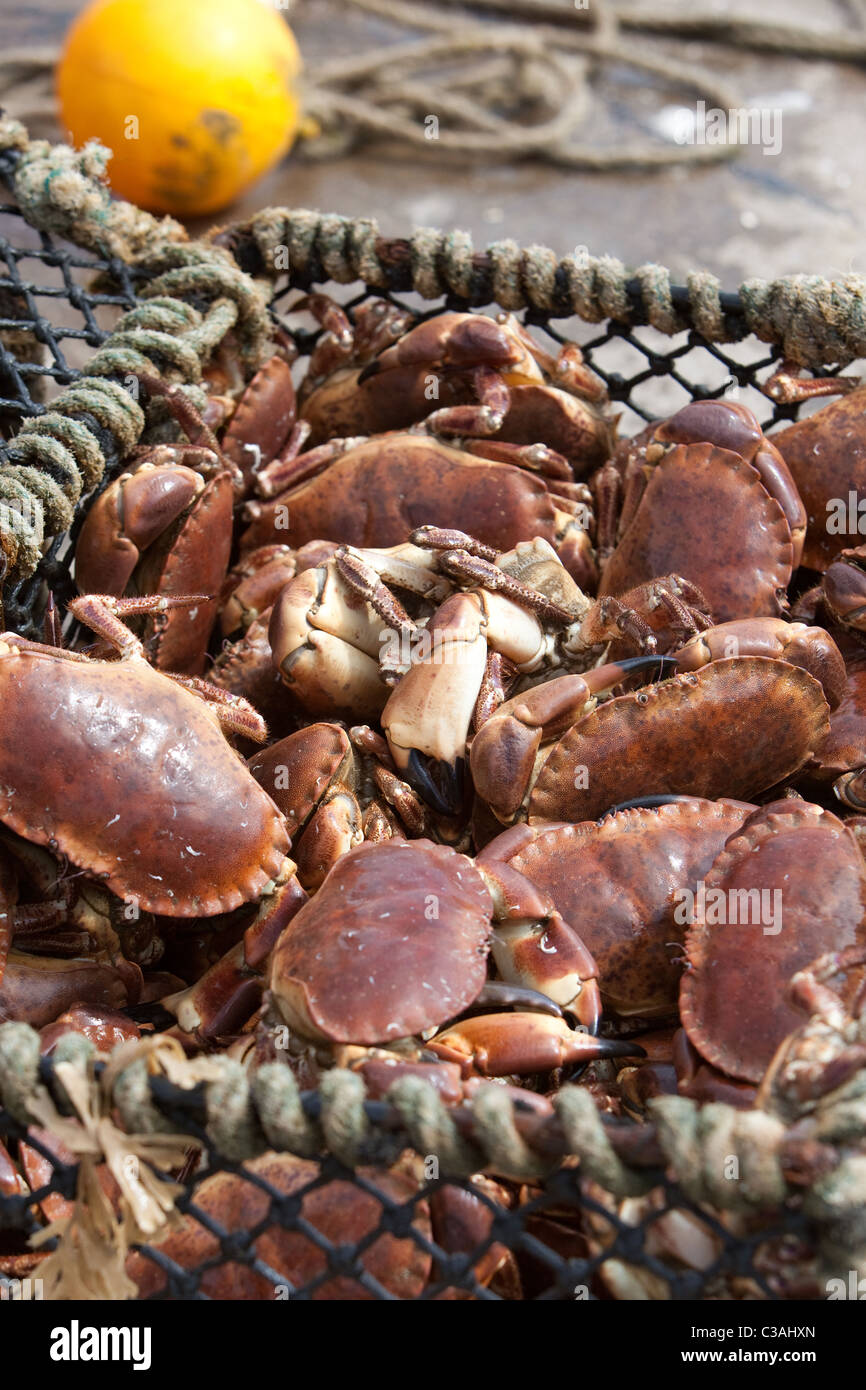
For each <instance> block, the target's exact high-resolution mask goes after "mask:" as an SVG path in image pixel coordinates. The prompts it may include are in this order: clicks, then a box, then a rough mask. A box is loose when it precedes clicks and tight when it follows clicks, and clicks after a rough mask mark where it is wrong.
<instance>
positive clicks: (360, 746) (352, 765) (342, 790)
mask: <svg viewBox="0 0 866 1390" xmlns="http://www.w3.org/2000/svg"><path fill="white" fill-rule="evenodd" d="M365 754H366V755H367V756H365ZM247 765H248V767H249V769H250V771H251V772H252V774H253V776H254V777H255V779H256V781H257V782H259V783H260V785H261V786H263V787H264V788H265V789H266V791H267V792H268V794H269V795H270V796H271V797H272V798H273V800H274V802H275V804H276V805H277V806H278V807H279V809H280V811H281V812H282V813H283V815H284V816H285V817H286V823H287V825H288V827H289V832H290V834H291V836H292V854H293V857H294V860H295V862H296V864H297V874H298V881H299V883H300V884H301V885H302V887H303V888H305V889H306V890H307V892H310V893H312V892H315V890H316V889H317V888H319V887H321V885H322V883H323V882H324V880H325V877H326V876H327V873H328V871H329V869H330V868H331V867H332V866H333V864H335V863H336V861H337V859H338V858H339V857H340V856H341V855H342V854H345V853H346V852H347V851H348V850H350V849H353V848H354V847H355V846H356V845H359V844H363V843H364V842H365V841H371V842H373V843H376V842H378V841H379V840H386V839H392V838H401V839H402V838H405V837H406V836H407V835H410V834H411V835H416V836H417V835H423V834H424V833H426V832H427V831H428V830H429V828H430V827H429V822H430V816H429V813H428V811H427V808H426V807H425V806H424V804H423V802H421V801H420V800H419V798H418V797H417V796H416V795H415V794H414V793H413V792H412V791H411V789H410V788H409V787H408V786H407V785H406V784H405V783H404V782H402V780H401V779H400V778H398V777H397V775H396V773H395V772H394V768H393V764H392V763H391V760H390V758H389V756H388V749H387V746H386V745H385V742H384V740H383V739H382V738H381V736H379V735H377V734H375V733H374V731H373V730H372V729H369V728H366V727H364V726H359V727H357V728H355V729H352V730H351V731H350V733H347V732H346V730H345V729H343V728H341V727H340V725H338V724H308V725H307V726H306V727H305V728H303V729H299V730H298V731H297V732H296V733H294V734H289V736H288V737H287V738H284V739H281V740H280V741H279V742H277V743H273V744H271V745H270V747H269V748H267V749H265V750H264V751H261V752H258V753H255V754H254V755H253V756H252V757H251V758H250V759H249V761H248V764H247ZM392 808H393V809H392Z"/></svg>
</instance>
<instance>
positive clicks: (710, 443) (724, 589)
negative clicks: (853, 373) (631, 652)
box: [596, 401, 806, 622]
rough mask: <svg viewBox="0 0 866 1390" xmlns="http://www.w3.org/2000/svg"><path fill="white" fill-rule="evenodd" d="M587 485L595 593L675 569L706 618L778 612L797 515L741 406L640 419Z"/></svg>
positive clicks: (767, 445) (798, 526)
mask: <svg viewBox="0 0 866 1390" xmlns="http://www.w3.org/2000/svg"><path fill="white" fill-rule="evenodd" d="M596 493H597V506H598V516H599V532H598V547H599V556H600V559H601V563H602V575H601V581H600V585H599V594H600V595H605V594H613V595H617V594H620V593H623V592H624V591H626V590H628V589H631V588H633V587H634V586H635V585H636V584H640V583H644V582H646V581H647V580H651V579H654V578H656V577H658V576H660V575H665V574H670V573H672V572H675V573H676V574H678V575H682V576H683V577H684V578H685V579H686V580H688V581H690V582H691V583H693V584H694V585H696V586H697V588H698V589H699V590H700V592H701V593H702V594H703V595H704V596H705V598H706V601H707V603H708V604H709V608H710V611H711V613H712V614H713V617H714V618H715V620H716V621H717V622H726V621H728V620H730V619H734V618H748V617H759V616H773V615H777V614H779V613H781V612H783V611H784V609H785V607H786V598H785V591H786V589H787V586H788V583H789V582H790V579H791V575H792V573H793V571H794V570H795V569H796V567H797V565H798V564H799V562H800V556H801V554H802V549H803V538H804V535H805V527H806V515H805V510H804V508H803V504H802V502H801V500H800V496H799V493H798V492H797V488H796V485H795V483H794V480H793V478H792V477H791V475H790V472H789V470H788V468H787V466H786V464H785V461H784V459H783V458H782V457H781V455H780V454H779V452H778V450H777V449H776V448H775V447H774V445H773V444H772V443H771V442H770V441H769V440H767V439H766V438H765V436H764V435H763V434H762V432H761V429H760V426H759V425H758V422H757V420H756V419H755V417H754V416H753V415H752V413H751V411H749V410H747V409H746V408H745V406H741V405H737V404H734V403H731V402H726V401H698V402H693V403H692V404H691V405H687V406H685V407H684V408H683V409H682V410H680V411H679V412H678V413H677V414H676V415H673V416H672V417H671V418H670V420H668V421H666V422H664V423H663V424H661V425H655V426H649V427H648V428H647V429H646V430H644V431H643V432H642V434H640V435H638V436H637V439H636V440H633V441H630V442H629V444H628V445H624V446H623V448H622V451H621V453H620V456H619V458H618V460H617V461H612V462H610V463H609V464H607V465H605V467H604V468H603V469H602V470H601V472H600V474H599V475H598V476H597V478H596Z"/></svg>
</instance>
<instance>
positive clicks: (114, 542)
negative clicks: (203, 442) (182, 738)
mask: <svg viewBox="0 0 866 1390" xmlns="http://www.w3.org/2000/svg"><path fill="white" fill-rule="evenodd" d="M188 464H192V465H193V466H192V467H190V466H188ZM233 502H234V489H233V483H232V475H231V473H230V472H229V471H228V470H227V469H226V468H224V467H223V466H222V465H221V464H220V462H219V460H218V458H217V456H216V454H214V453H213V452H212V451H211V450H210V449H200V448H198V447H193V446H192V445H188V446H186V447H176V446H173V445H167V444H157V445H155V446H153V447H152V448H150V449H148V450H147V451H146V453H145V456H144V457H143V458H142V461H141V462H139V463H138V464H137V465H136V466H135V467H134V468H133V469H132V470H130V471H127V472H124V473H121V474H120V476H119V477H117V478H115V479H114V481H113V482H111V483H109V485H108V487H107V488H106V489H105V491H104V492H102V493H100V495H99V496H98V497H97V498H96V501H95V502H94V503H93V504H92V506H91V507H90V509H89V511H88V513H87V516H86V518H85V521H84V525H83V527H82V528H81V532H80V534H79V537H78V542H77V545H76V548H75V576H76V583H77V584H78V588H79V591H80V592H81V593H84V594H89V593H104V594H111V595H113V596H114V597H116V598H121V597H122V596H123V595H125V594H126V595H130V594H152V595H160V596H164V597H166V598H171V597H176V596H178V595H181V594H188V593H190V592H192V591H203V593H202V597H201V599H200V601H199V602H198V603H197V604H196V605H195V606H193V607H190V606H189V605H184V606H178V607H166V608H164V609H159V610H154V611H151V612H150V613H148V614H147V615H146V616H145V618H144V619H143V620H142V627H143V630H142V634H141V636H142V641H143V643H144V646H145V650H146V652H147V655H148V657H149V659H150V661H151V662H152V663H153V665H154V666H156V667H157V669H159V670H163V671H180V672H182V673H184V674H186V675H193V676H197V675H201V673H202V671H203V670H204V665H205V653H206V651H207V645H208V641H209V639H210V635H211V631H212V629H213V626H214V623H215V621H216V617H217V607H218V601H217V598H216V597H215V595H216V594H218V593H219V590H220V588H221V586H222V584H223V582H224V580H225V577H226V571H227V569H228V563H229V553H230V551H231V544H232V507H233Z"/></svg>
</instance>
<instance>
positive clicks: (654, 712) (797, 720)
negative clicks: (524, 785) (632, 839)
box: [527, 656, 829, 825]
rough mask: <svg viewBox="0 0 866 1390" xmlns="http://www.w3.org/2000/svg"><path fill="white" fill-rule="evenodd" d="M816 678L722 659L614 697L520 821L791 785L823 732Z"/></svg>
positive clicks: (590, 720)
mask: <svg viewBox="0 0 866 1390" xmlns="http://www.w3.org/2000/svg"><path fill="white" fill-rule="evenodd" d="M828 714H829V707H828V705H827V701H826V699H825V698H824V692H823V690H822V688H821V686H820V684H819V683H818V681H816V680H815V679H814V677H812V676H810V675H808V674H807V672H806V671H804V670H802V669H801V668H800V667H799V666H792V665H790V664H789V663H788V662H786V661H776V660H773V659H771V658H769V657H759V656H749V657H729V658H726V659H724V660H721V661H713V662H711V663H710V664H709V665H708V666H704V667H702V668H701V670H699V671H695V672H687V673H684V674H683V675H678V676H674V677H673V678H672V679H671V680H667V681H662V682H661V683H660V684H658V685H649V686H645V687H644V688H643V689H641V690H636V691H633V692H631V693H630V694H628V695H619V696H617V697H616V698H615V699H613V700H608V701H607V703H606V704H603V705H599V706H598V707H597V708H596V709H595V710H593V711H592V713H591V714H588V715H585V716H584V718H583V719H581V720H580V721H579V722H578V723H577V724H575V725H574V727H573V728H571V729H570V730H569V731H568V733H567V734H565V735H563V737H562V738H561V739H560V740H559V742H558V743H556V744H555V745H554V747H553V748H552V750H551V752H550V753H549V754H548V756H547V758H546V760H545V762H544V764H543V766H542V767H541V770H540V772H539V774H538V777H537V780H536V783H535V786H534V787H533V789H532V792H531V795H530V798H529V804H528V816H527V819H528V821H529V823H530V825H533V824H537V823H538V822H539V821H562V820H569V821H574V822H578V821H584V820H597V819H598V817H599V816H602V815H604V813H605V811H607V810H609V808H610V807H611V806H616V805H618V804H620V803H621V802H623V801H633V800H634V799H635V798H636V797H642V796H664V795H668V794H674V795H677V794H679V795H683V796H701V797H706V798H708V799H709V800H711V801H713V800H715V799H716V798H717V797H722V796H725V797H733V798H735V799H736V800H739V801H748V800H752V799H754V797H755V796H756V795H757V794H758V793H759V792H761V791H763V790H765V789H766V788H767V787H772V786H775V785H776V783H778V782H782V781H783V780H784V779H785V778H786V777H790V776H791V775H792V774H793V773H795V772H796V771H797V770H798V769H799V768H801V767H802V766H803V764H804V763H806V762H807V761H808V759H809V758H810V757H811V756H812V754H813V753H814V752H815V750H816V749H817V748H818V747H819V745H820V743H821V741H822V740H823V739H824V738H826V736H827V732H828V729H829V721H828Z"/></svg>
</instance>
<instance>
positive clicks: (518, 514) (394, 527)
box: [241, 433, 595, 583]
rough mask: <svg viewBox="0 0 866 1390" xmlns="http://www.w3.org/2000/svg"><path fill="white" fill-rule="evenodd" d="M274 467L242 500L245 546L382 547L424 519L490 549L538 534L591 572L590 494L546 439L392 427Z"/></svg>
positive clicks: (567, 560)
mask: <svg viewBox="0 0 866 1390" xmlns="http://www.w3.org/2000/svg"><path fill="white" fill-rule="evenodd" d="M476 450H477V451H484V454H485V455H486V456H484V457H482V456H481V453H480V452H476ZM275 467H276V465H272V467H271V469H269V470H266V471H265V472H264V473H263V474H261V475H260V477H259V487H260V490H261V489H264V492H265V496H266V497H268V498H271V499H272V500H267V501H262V502H249V503H247V505H246V508H245V515H246V518H247V520H248V522H249V525H248V526H247V528H246V530H245V531H244V532H243V533H242V535H241V548H242V549H243V550H250V549H252V548H254V547H256V546H260V545H271V544H274V543H275V542H281V543H284V544H287V545H291V546H302V545H304V544H306V543H307V542H308V541H313V540H330V541H336V542H338V543H340V544H345V545H351V546H357V547H362V548H370V547H374V548H379V549H381V548H384V547H388V546H395V545H399V544H400V543H401V542H403V541H404V540H405V537H406V536H407V535H408V534H409V533H410V532H411V531H412V530H413V529H414V528H415V527H418V526H422V525H428V524H429V525H433V526H438V527H443V528H454V527H460V528H463V529H464V530H466V531H469V532H471V533H472V534H473V535H475V536H477V537H478V538H479V539H480V540H481V541H483V542H484V543H485V544H487V545H488V546H492V547H493V548H494V549H496V550H509V549H511V547H512V546H514V545H516V544H517V543H518V541H521V540H523V539H525V538H526V537H527V536H543V537H544V539H545V540H547V541H549V542H550V544H551V545H553V546H554V548H555V549H556V551H557V553H558V554H559V556H560V558H561V559H562V562H563V564H564V565H565V566H566V568H567V569H568V570H569V572H570V573H572V574H573V575H574V577H575V578H576V579H577V581H578V583H581V582H582V583H588V582H590V581H591V580H592V579H593V578H594V575H595V566H594V561H593V558H592V546H591V539H590V534H591V529H592V513H591V506H590V504H591V496H590V494H589V492H588V490H587V489H586V487H585V486H584V485H583V484H581V483H575V482H573V480H572V475H571V471H570V469H569V467H568V465H567V464H566V463H564V462H563V461H562V460H559V459H558V458H557V456H555V455H554V454H553V453H552V451H551V450H549V449H547V448H546V447H544V446H537V447H535V448H529V449H520V448H518V446H516V445H514V446H512V445H507V444H502V443H496V442H489V441H487V442H485V441H474V442H473V441H464V445H463V447H462V448H461V447H458V446H457V445H456V444H446V443H444V442H443V441H442V440H439V439H436V438H434V437H432V436H429V435H425V434H411V433H393V434H385V435H381V436H376V437H374V438H372V439H361V440H355V439H352V440H348V441H346V440H334V441H332V442H331V443H330V444H328V445H323V446H321V447H320V448H319V449H316V450H313V451H312V452H311V453H310V454H308V455H301V456H300V458H298V459H296V460H295V461H294V463H293V464H292V465H291V468H289V467H287V466H286V467H281V468H279V470H278V471H277V472H274V468H275ZM274 489H278V490H277V491H276V494H275V493H274ZM491 497H495V498H496V506H495V507H491V505H490V499H491ZM360 499H363V505H360Z"/></svg>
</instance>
